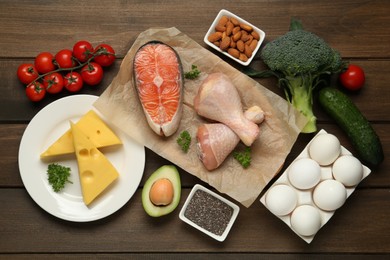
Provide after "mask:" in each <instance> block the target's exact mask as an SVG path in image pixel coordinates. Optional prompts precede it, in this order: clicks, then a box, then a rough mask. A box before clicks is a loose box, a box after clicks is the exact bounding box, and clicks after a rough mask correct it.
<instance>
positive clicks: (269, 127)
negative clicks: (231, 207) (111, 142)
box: [94, 28, 306, 207]
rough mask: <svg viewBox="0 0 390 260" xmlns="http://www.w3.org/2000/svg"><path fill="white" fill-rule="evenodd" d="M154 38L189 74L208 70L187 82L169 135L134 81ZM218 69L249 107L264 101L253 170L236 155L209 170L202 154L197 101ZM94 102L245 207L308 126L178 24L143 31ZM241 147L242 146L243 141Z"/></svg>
mask: <svg viewBox="0 0 390 260" xmlns="http://www.w3.org/2000/svg"><path fill="white" fill-rule="evenodd" d="M151 40H159V41H162V42H164V43H166V44H168V45H170V46H171V47H173V48H174V49H175V50H176V51H177V53H178V54H179V56H180V59H181V62H182V65H183V70H184V71H185V72H186V71H189V70H190V69H191V65H192V64H195V65H196V66H198V68H199V69H200V71H201V72H202V73H201V75H200V77H199V78H198V79H196V80H187V79H186V80H185V90H184V103H185V105H184V109H183V118H182V121H181V123H180V126H179V129H178V130H177V132H176V133H175V134H174V135H172V136H170V137H167V138H165V137H161V136H158V135H157V134H155V133H154V132H153V131H152V130H151V129H150V127H149V125H148V124H147V122H146V118H145V116H144V113H143V111H142V108H141V104H140V102H139V99H138V96H137V95H138V94H137V92H136V89H135V87H134V85H133V72H132V71H133V64H132V63H133V57H134V54H135V52H136V51H137V50H138V48H139V47H140V46H141V45H143V44H145V43H146V42H148V41H151ZM213 72H223V73H225V74H226V75H227V76H228V77H229V78H230V79H231V80H232V81H233V83H234V85H235V86H236V87H237V89H238V91H239V93H240V96H241V99H242V103H243V107H244V109H247V108H249V107H251V106H253V105H258V106H260V107H261V108H262V109H263V110H264V111H265V112H266V119H265V122H263V123H262V124H261V125H260V136H259V138H258V139H257V140H256V141H255V142H254V143H253V145H252V148H251V149H252V161H251V165H250V167H249V168H247V169H244V168H243V167H242V166H241V165H240V164H239V163H238V162H237V161H236V160H235V159H234V158H233V156H232V155H230V156H229V157H228V158H226V160H225V162H224V163H223V164H222V165H221V166H220V167H219V168H218V169H216V170H214V171H212V172H209V171H207V170H206V169H205V168H204V166H203V164H202V162H201V161H200V160H199V158H198V155H197V148H196V142H195V136H196V132H197V128H198V126H199V125H201V124H202V123H204V122H208V121H207V120H206V119H204V118H201V117H200V116H198V115H197V114H196V113H195V111H194V109H193V107H192V105H193V100H194V97H195V95H196V94H197V91H198V88H199V86H200V84H201V82H202V81H203V79H204V78H205V77H206V76H207V75H208V74H209V73H213ZM94 106H95V107H96V109H97V110H99V112H101V113H102V114H103V115H104V116H106V118H109V120H110V121H111V123H113V124H114V125H116V126H117V127H119V128H120V129H122V130H123V131H124V132H125V133H127V134H128V135H129V136H130V137H132V138H133V139H134V140H136V141H138V142H140V143H141V144H143V145H144V146H145V147H148V148H149V149H151V150H153V151H154V152H155V153H157V154H159V155H160V156H162V157H164V158H166V159H167V160H169V161H171V162H172V163H173V164H176V165H177V166H178V167H181V168H182V169H184V170H185V171H187V172H189V173H190V174H193V175H195V176H197V177H198V178H199V179H201V180H203V181H205V182H207V183H208V184H209V185H211V186H213V187H214V188H216V189H217V190H218V191H219V192H221V193H226V194H227V195H229V196H230V197H231V198H233V199H235V200H236V201H238V202H240V203H241V204H242V205H244V206H245V207H249V206H250V205H251V204H252V203H253V202H254V201H255V200H256V198H257V197H258V196H259V194H260V193H261V191H262V190H263V189H264V187H265V186H266V185H267V183H268V182H269V181H270V180H271V179H272V178H273V177H274V176H275V175H276V174H277V173H278V172H279V171H280V169H281V168H282V166H283V164H284V161H285V159H286V157H287V155H288V153H289V152H290V150H291V148H292V146H293V144H294V143H295V141H296V139H297V137H298V135H299V133H300V131H301V129H302V128H303V127H304V125H305V124H306V119H305V118H304V117H303V116H302V115H301V114H300V113H299V112H297V111H296V110H295V109H294V108H293V107H292V106H291V105H290V104H289V103H288V102H287V101H286V100H284V99H283V98H281V97H279V96H278V95H276V94H274V93H273V92H271V91H269V90H268V89H266V88H265V87H263V86H262V85H260V84H259V83H257V82H256V81H255V80H253V79H251V78H250V77H248V76H246V75H244V74H243V73H241V72H240V71H238V70H236V69H235V68H233V67H232V66H230V65H229V64H228V63H226V62H224V61H223V60H222V59H221V58H219V57H218V56H216V55H214V54H213V53H211V52H210V51H208V50H207V49H205V48H203V47H202V46H200V45H199V44H198V43H196V42H195V41H193V40H192V39H191V38H189V37H188V36H186V35H185V34H183V33H181V32H180V31H179V30H178V29H176V28H159V29H149V30H146V31H144V32H142V33H141V34H140V35H139V36H138V38H137V39H136V40H135V42H134V44H133V46H132V47H131V48H130V50H129V51H128V53H127V54H126V56H125V58H124V60H123V62H122V64H121V67H120V70H119V72H118V75H117V76H116V77H115V78H114V79H113V81H112V83H111V84H110V86H108V88H107V89H106V90H105V92H104V93H103V94H102V95H101V96H100V97H99V99H98V100H97V101H96V103H95V104H94ZM183 130H187V131H189V133H190V134H191V136H192V137H193V141H192V143H191V146H190V149H189V151H188V153H184V152H182V151H181V149H180V147H179V146H178V144H177V143H176V139H177V137H178V136H179V134H180V133H181V132H182V131H183ZM239 145H240V146H242V144H241V143H240V144H239Z"/></svg>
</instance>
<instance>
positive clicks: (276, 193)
mask: <svg viewBox="0 0 390 260" xmlns="http://www.w3.org/2000/svg"><path fill="white" fill-rule="evenodd" d="M297 202H298V196H297V193H296V191H295V190H294V189H293V188H292V187H290V186H288V185H285V184H278V185H275V186H273V187H272V188H271V189H270V190H269V191H268V192H267V194H266V197H265V204H266V205H267V208H268V209H269V210H270V211H271V212H272V213H274V214H275V215H277V216H284V215H287V214H290V213H291V212H292V211H293V210H294V209H295V207H296V206H297Z"/></svg>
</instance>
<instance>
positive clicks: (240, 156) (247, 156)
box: [233, 146, 251, 169]
mask: <svg viewBox="0 0 390 260" xmlns="http://www.w3.org/2000/svg"><path fill="white" fill-rule="evenodd" d="M233 157H234V159H236V160H237V161H238V162H239V163H240V164H241V165H242V167H244V168H245V169H246V168H248V167H249V165H251V148H250V147H248V146H247V147H245V149H244V151H234V152H233Z"/></svg>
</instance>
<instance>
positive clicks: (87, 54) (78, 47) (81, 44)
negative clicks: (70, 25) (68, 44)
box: [73, 40, 93, 62]
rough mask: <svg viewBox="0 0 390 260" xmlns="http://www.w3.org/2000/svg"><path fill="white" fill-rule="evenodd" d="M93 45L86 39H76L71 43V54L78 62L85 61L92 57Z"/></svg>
mask: <svg viewBox="0 0 390 260" xmlns="http://www.w3.org/2000/svg"><path fill="white" fill-rule="evenodd" d="M92 54H93V46H92V44H91V43H90V42H88V41H84V40H83V41H78V42H76V43H75V45H73V56H74V57H75V58H76V59H78V60H79V61H80V62H86V61H87V60H88V59H89V58H91V57H92Z"/></svg>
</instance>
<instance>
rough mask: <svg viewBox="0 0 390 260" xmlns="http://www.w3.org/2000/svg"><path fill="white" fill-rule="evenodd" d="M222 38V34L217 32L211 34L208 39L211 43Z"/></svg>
mask: <svg viewBox="0 0 390 260" xmlns="http://www.w3.org/2000/svg"><path fill="white" fill-rule="evenodd" d="M221 38H222V33H221V32H215V33H212V34H210V35H209V37H207V40H209V42H216V41H219V40H220V39H221Z"/></svg>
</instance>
